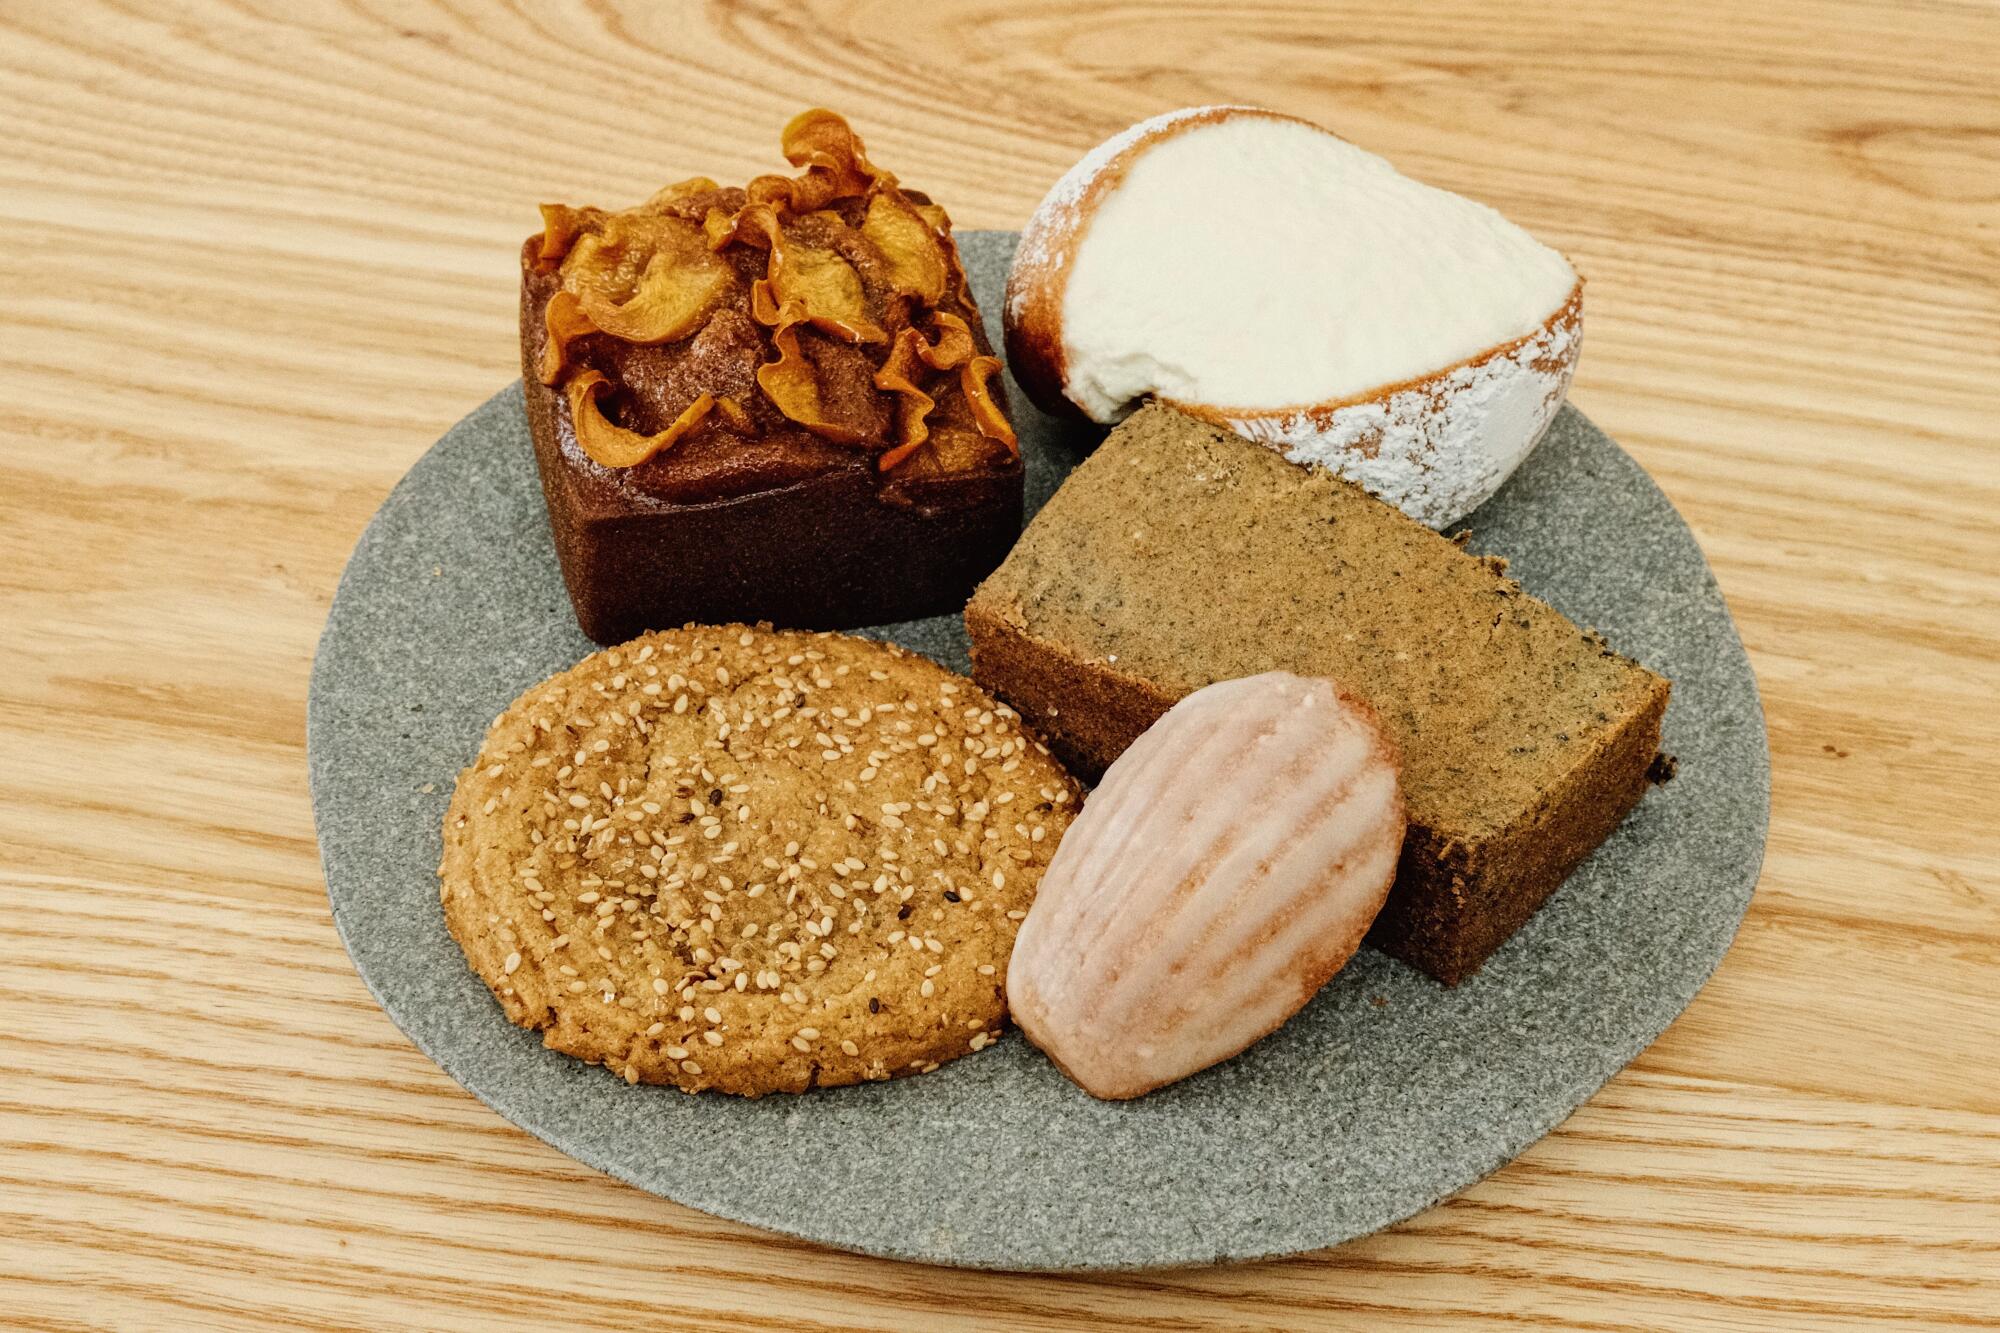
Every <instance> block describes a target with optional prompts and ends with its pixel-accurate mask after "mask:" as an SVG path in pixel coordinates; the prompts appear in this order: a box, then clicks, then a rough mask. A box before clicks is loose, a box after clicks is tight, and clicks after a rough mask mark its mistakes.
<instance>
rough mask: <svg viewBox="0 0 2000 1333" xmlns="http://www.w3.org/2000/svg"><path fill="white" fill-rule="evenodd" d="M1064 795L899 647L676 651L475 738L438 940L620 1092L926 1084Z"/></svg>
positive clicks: (633, 653) (655, 641)
mask: <svg viewBox="0 0 2000 1333" xmlns="http://www.w3.org/2000/svg"><path fill="white" fill-rule="evenodd" d="M1078 797H1079V791H1078V788H1077V786H1076V785H1075V783H1074V782H1073V781H1072V780H1071V779H1070V778H1069V776H1068V775H1067V774H1065V773H1064V772H1063V770H1062V768H1061V767H1060V766H1059V765H1058V764H1057V763H1056V761H1055V760H1054V759H1052V758H1051V757H1050V756H1049V753H1048V751H1047V750H1046V749H1044V748H1043V746H1042V745H1041V743H1040V742H1039V741H1037V740H1036V739H1035V738H1034V737H1033V736H1032V735H1030V734H1029V733H1028V732H1027V731H1026V730H1025V729H1024V728H1023V727H1022V725H1021V722H1020V719H1019V718H1018V717H1017V716H1016V715H1015V714H1014V713H1013V711H1012V710H1010V709H1008V708H1006V707H1005V706H1003V705H1001V704H998V703H996V702H995V701H994V700H993V699H992V698H991V697H990V696H988V695H987V694H986V693H985V692H984V691H982V690H980V689H979V688H978V687H977V686H976V685H974V684H973V683H972V682H971V681H968V680H965V679H964V678H962V677H959V676H956V675H953V674H952V673H951V672H948V671H946V670H945V669H944V668H942V667H940V666H937V665H936V664H934V663H932V662H930V661H928V660H926V659H924V658H922V657H918V656H915V655H913V654H911V653H908V652H905V651H904V650H902V649H900V648H897V647H895V646H893V645H889V644H882V643H875V642H871V641H868V640H863V639H855V638H849V637H847V636H844V635H837V634H805V633H793V632H777V631H772V630H769V629H765V628H750V627H746V626H742V625H729V626H720V627H692V626H691V627H689V628H686V629H681V630H667V631H662V632H659V633H654V634H648V635H646V636H644V637H642V638H638V639H635V640H633V641H632V642H630V643H627V644H622V645H620V646H619V647H616V648H610V649H606V650H604V651H602V652H598V653H593V654H592V655H591V656H589V657H587V658H585V659H584V660H583V661H581V662H579V663H578V664H577V665H576V666H574V667H572V668H570V669H569V670H568V671H564V672H562V673H560V674H558V675H556V676H553V677H551V678H550V679H548V680H546V681H544V682H542V683H541V684H540V685H537V686H535V687H534V688H533V689H530V690H528V691H527V692H526V693H525V694H523V695H522V696H521V697H520V698H519V699H517V700H516V701H515V702H514V703H513V705H512V706H510V707H509V708H508V709H507V711H506V712H504V713H502V714H501V715H500V716H499V717H498V718H496V719H495V720H494V723H493V725H492V727H491V729H490V730H489V731H488V732H487V735H486V740H485V743H484V744H483V745H482V746H481V747H480V752H479V757H478V759H477V761H476V762H475V763H474V764H473V765H472V766H471V767H470V768H467V769H466V770H465V771H464V772H463V773H461V774H460V775H459V779H458V788H457V791H456V792H455V793H454V794H453V797H452V801H451V806H450V809H449V811H448V812H447V813H446V816H445V827H444V859H443V862H442V864H441V865H440V866H439V871H438V873H439V875H440V878H441V879H442V881H443V886H442V895H443V902H444V911H445V920H446V922H447V924H448V925H449V926H450V928H451V932H452V934H453V935H454V936H455V937H456V938H457V939H458V942H459V944H460V946H461V947H463V948H464V950H465V954H466V958H467V959H468V960H469V961H470V962H471V964H472V967H473V970H474V971H475V972H477V973H478V974H479V975H480V976H481V977H482V978H483V979H484V980H485V981H486V983H487V985H488V986H490V987H491V988H492V990H493V993H494V995H495V996H496V997H497V998H498V999H499V1001H500V1003H501V1006H502V1007H503V1008H504V1009H505V1010H506V1012H507V1016H508V1017H509V1018H511V1019H512V1020H513V1021H514V1022H516V1023H518V1024H520V1025H522V1026H523V1027H527V1028H533V1029H539V1030H540V1031H541V1032H542V1034H543V1040H544V1041H545V1042H546V1043H547V1044H548V1045H549V1046H551V1047H553V1048H555V1049H556V1050H560V1051H565V1052H567V1053H569V1054H571V1055H575V1056H578V1057H580V1058H582V1059H585V1060H590V1061H593V1062H597V1063H601V1064H604V1065H607V1066H609V1067H610V1068H611V1069H612V1070H614V1071H615V1072H617V1073H619V1074H620V1075H622V1076H623V1077H624V1078H625V1079H626V1080H627V1081H628V1082H632V1083H638V1082H650V1083H672V1084H675V1085H677V1086H679V1087H682V1088H685V1089H687V1090H689V1091H699V1090H702V1089H706V1088H714V1089H718V1090H721V1091H724V1092H733V1093H739V1094H742V1095H745V1096H753V1097H754V1096H758V1095H761V1094H763V1093H766V1092H800V1091H804V1090H806V1089H808V1088H812V1087H815V1086H820V1087H825V1086H832V1085H835V1084H842V1083H854V1082H859V1081H861V1080H865V1079H885V1078H892V1077H895V1076H898V1075H902V1074H911V1073H919V1072H927V1071H929V1070H931V1069H935V1068H936V1067H937V1066H938V1065H939V1064H941V1063H942V1062H944V1061H946V1060H950V1059H953V1058H955V1057H957V1056H960V1055H963V1054H965V1053H967V1052H968V1051H976V1050H979V1049H981V1048H982V1047H983V1046H986V1045H987V1044H989V1043H990V1042H992V1041H993V1040H994V1039H995V1038H996V1037H997V1036H998V1035H999V1028H1000V1025H1001V1023H1002V1021H1003V1020H1004V1018H1005V1016H1006V998H1005V992H1004V988H1003V983H1004V981H1005V978H1006V974H1007V959H1008V956H1009V954H1010V953H1011V951H1012V949H1013V944H1014V935H1015V931H1016V929H1017V928H1018V926H1019V923H1020V920H1021V918H1022V917H1023V916H1024V915H1025V914H1026V912H1027V909H1028V906H1029V904H1030V903H1031V902H1032V901H1033V900H1034V894H1035V886H1036V884H1037V883H1039V882H1040V880H1041V877H1042V872H1043V870H1044V869H1046V867H1047V866H1048V863H1049V858H1050V856H1051V855H1052V854H1053V853H1054V851H1055V848H1056V844H1057V842H1058V841H1059V840H1060V839H1061V837H1062V833H1063V830H1064V829H1065V828H1067V827H1068V825H1069V822H1070V819H1071V817H1072V815H1073V814H1074V812H1075V810H1076V808H1077V804H1078Z"/></svg>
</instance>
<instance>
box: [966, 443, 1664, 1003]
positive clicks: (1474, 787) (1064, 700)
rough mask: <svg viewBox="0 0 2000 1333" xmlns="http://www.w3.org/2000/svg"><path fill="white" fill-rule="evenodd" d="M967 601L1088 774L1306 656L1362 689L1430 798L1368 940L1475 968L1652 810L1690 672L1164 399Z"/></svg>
mask: <svg viewBox="0 0 2000 1333" xmlns="http://www.w3.org/2000/svg"><path fill="white" fill-rule="evenodd" d="M965 618H966V626H967V629H968V631H969V634H970V636H971V641H972V661H973V674H974V677H975V678H976V679H978V680H979V681H980V682H981V683H982V684H984V685H985V686H986V687H987V688H988V689H990V690H993V691H994V692H995V693H997V694H1000V695H1002V696H1003V697H1005V698H1006V699H1008V700H1009V702H1011V703H1012V704H1014V706H1015V707H1016V708H1018V709H1019V710H1020V711H1021V712H1022V714H1023V716H1025V717H1027V718H1028V719H1030V721H1031V722H1032V723H1033V724H1034V725H1035V727H1036V728H1037V729H1038V730H1039V731H1040V732H1041V733H1042V734H1043V735H1044V736H1045V737H1047V738H1048V740H1049V743H1050V745H1051V747H1052V748H1054V749H1055V750H1056V752H1057V753H1058V754H1060V755H1061V756H1062V757H1063V758H1064V759H1066V760H1067V761H1069V762H1070V763H1071V764H1072V765H1073V766H1075V767H1076V768H1077V769H1078V770H1080V771H1082V772H1084V773H1086V774H1090V775H1095V774H1098V773H1101V772H1102V771H1103V770H1104V768H1105V767H1107V766H1108V765H1109V764H1110V762H1111V761H1112V760H1113V759H1115V758H1116V757H1117V756H1118V755H1119V754H1120V753H1122V752H1123V750H1124V748H1125V747H1126V746H1127V745H1129V744H1130V743H1131V742H1132V741H1133V740H1134V739H1136V738H1137V736H1138V735H1139V734H1140V733H1141V732H1142V731H1144V730H1145V729H1146V727H1148V726H1149V725H1151V724H1152V722H1153V721H1154V720H1156V719H1157V718H1158V717H1159V716H1160V715H1161V714H1162V713H1164V712H1165V711H1166V710H1167V709H1168V708H1169V707H1171V706H1172V705H1173V703H1174V702H1176V701H1177V700H1179V699H1180V698H1182V697H1184V696H1185V695H1187V694H1189V693H1192V692H1193V691H1194V690H1196V689H1199V688H1201V687H1202V686H1203V685H1206V684H1210V683H1212V682H1214V681H1217V680H1227V679H1233V678H1236V677H1241V676H1248V675H1255V674H1259V673H1261V672H1264V671H1272V670H1284V671H1292V672H1295V673H1298V674H1301V675H1319V676H1328V677H1332V678H1333V679H1335V680H1338V681H1339V682H1340V683H1341V684H1342V685H1343V686H1345V687H1346V688H1348V689H1350V690H1352V691H1353V692H1354V693H1356V694H1357V695H1359V696H1360V697H1362V698H1364V699H1366V700H1367V701H1368V702H1369V703H1370V704H1371V705H1372V706H1373V707H1374V708H1375V709H1376V711H1377V713H1378V714H1379V715H1380V716H1381V718H1382V720H1383V723H1384V726H1385V727H1386V728H1387V729H1388V730H1389V731H1390V733H1391V734H1392V735H1393V736H1394V738H1395V739H1396V741H1397V743H1398V744H1399V745H1400V746H1401V748H1402V750H1403V753H1404V756H1405V772H1404V785H1405V793H1406V796H1407V798H1408V803H1409V815H1410V832H1409V838H1408V841H1407V842H1406V844H1405V848H1404V853H1403V858H1402V862H1401V866H1400V868H1399V871H1398V875H1397V881H1396V886H1395V888H1394V890H1393V891H1392V892H1391V894H1390V898H1389V903H1388V906H1387V907H1386V908H1385V909H1384V911H1383V913H1382V915H1381V917H1380V918H1378V920H1377V923H1376V926H1375V929H1374V931H1373V933H1372V934H1371V937H1370V938H1371V940H1372V942H1374V943H1375V944H1376V945H1377V946H1378V947H1380V948H1382V949H1384V950H1385V951H1386V952H1388V953H1390V954H1393V955H1395V956H1397V957H1400V958H1403V959H1405V960H1406V961H1408V962H1410V963H1412V964H1414V965H1416V966H1418V967H1420V968H1422V969H1424V970H1425V971H1426V972H1429V973H1430V974H1432V975H1433V976H1436V977H1437V978H1439V979H1440V980H1442V981H1446V982H1448V983H1454V984H1455V983H1456V982H1458V981H1460V980H1462V979H1464V978H1465V977H1467V976H1469V975H1471V973H1473V972H1474V971H1476V970H1477V969H1478V967H1479V965H1480V964H1481V963H1482V962H1483V961H1484V960H1485V959H1486V958H1487V956H1488V955H1490V954H1491V953H1492V951H1493V950H1494V949H1496V948H1498V947H1499V946H1500V944H1501V943H1503V942H1504V941H1505V940H1506V939H1507V937H1508V936H1510V935H1511V934H1512V933H1513V932H1514V931H1515V930H1516V929H1518V928H1519V927H1520V925H1521V924H1522V923H1523V922H1525V921H1526V920H1527V919H1528V917H1529V916H1530V915H1532V914H1533V912H1534V910H1535V909H1536V908H1537V907H1538V906H1540V905H1541V903H1542V901H1543V900H1544V899H1546V898H1547V897H1548V895H1549V894H1550V893H1551V892H1552V891H1553V890H1554V889H1555V887H1556V886H1557V885H1558V884H1560V883H1561V882H1562V880H1563V878H1564V877H1565V876H1567V875H1568V874H1569V872H1570V871H1571V870H1572V869H1574V868H1575V866H1576V864H1577V863H1578V862H1579V861H1581V860H1582V859H1583V857H1584V856H1586V855H1587V854H1588V853H1589V852H1590V851H1591V850H1592V849H1593V848H1595V847H1596V846H1597V844H1598V843H1599V842H1601V841H1603V839H1604V838H1605V837H1606V836H1607V835H1608V834H1609V833H1610V832H1611V830H1612V829H1614V828H1616V827H1617V825H1618V822H1619V821H1620V820H1621V819H1623V818H1624V816H1625V815H1626V814H1627V813H1628V812H1629V811H1630V810H1631V809H1632V807H1633V806H1634V805H1635V804H1637V802H1638V800H1639V798H1640V796H1641V795H1642V794H1643V793H1644V791H1645V789H1646V784H1647V770H1648V768H1649V766H1650V764H1651V763H1652V760H1653V757H1654V755H1655V754H1656V752H1657V750H1658V745H1659V738H1660V724H1661V719H1662V716H1663V714H1664V711H1665V707H1666V702H1667V696H1668V689H1669V687H1668V684H1667V682H1666V681H1665V680H1663V679H1661V678H1660V677H1658V676H1656V675H1654V674H1653V673H1652V672H1650V671H1647V670H1646V669H1645V668H1644V667H1641V666H1639V665H1638V664H1636V663H1634V662H1631V661H1629V660H1628V659H1626V658H1623V657H1621V656H1619V655H1618V654H1616V653H1615V652H1613V651H1611V650H1610V648H1608V647H1607V646H1606V645H1605V644H1604V642H1603V640H1602V639H1600V638H1599V637H1598V636H1596V635H1595V634H1593V633H1591V632H1590V631H1587V630H1582V629H1579V628H1577V627H1576V626H1575V625H1574V624H1572V623H1571V622H1570V621H1568V620H1567V619H1566V618H1564V617H1563V616H1562V615H1561V614H1560V613H1559V612H1557V611H1556V610H1554V608H1552V607H1549V606H1547V605H1546V604H1544V603H1542V602H1539V601H1537V600H1535V599H1534V598H1532V597H1530V596H1528V595H1526V594H1525V593H1524V592H1522V591H1521V589H1520V586H1519V585H1518V584H1517V583H1515V582H1513V581H1512V580H1511V579H1508V578H1507V577H1506V576H1505V573H1504V570H1503V568H1502V567H1501V566H1500V564H1499V562H1497V561H1492V560H1488V559H1483V558H1481V557H1478V556H1473V555H1469V554H1467V553H1466V552H1464V551H1462V550H1460V549H1459V548H1458V547H1457V546H1456V545H1455V544H1453V543H1452V542H1450V541H1448V540H1446V539H1445V538H1442V537H1440V536H1438V535H1437V534H1436V533H1434V532H1431V531H1430V530H1429V529H1427V528H1424V527H1423V526H1422V525H1420V524H1417V523H1415V522H1413V521H1411V520H1409V519H1407V518H1405V517H1404V516H1402V515H1401V514H1399V513H1397V512H1396V511H1395V510H1394V509H1393V508H1391V507H1390V506H1388V505H1385V504H1382V503H1381V502H1380V501H1377V500H1374V499H1372V498H1370V497H1369V496H1367V495H1366V494H1365V493H1364V492H1362V491H1360V490H1359V489H1358V488H1356V487H1353V486H1351V485H1349V484H1348V483H1345V482H1342V481H1339V480H1337V479H1334V478H1331V477H1326V476H1321V475H1312V474H1308V473H1305V472H1303V471H1301V470H1300V469H1298V468H1296V467H1294V466H1293V465H1291V464H1289V463H1287V462H1285V461H1284V460H1283V459H1281V458H1278V457H1277V456H1276V455H1273V454H1271V453H1269V452H1268V451H1266V450H1262V449H1260V448H1258V447H1257V446H1255V445H1251V444H1249V443H1247V442H1245V441H1243V440H1240V439H1238V438H1236V437H1235V436H1233V435H1229V434H1227V433H1226V432H1222V431H1219V430H1216V429H1214V428H1212V427H1209V426H1207V425H1205V424H1203V423H1200V422H1197V421H1194V420H1192V419H1191V418H1188V417H1186V416H1184V415H1182V414H1180V413H1178V412H1175V411H1172V410H1171V409H1168V408H1164V407H1158V406H1155V407H1150V408H1147V409H1145V410H1144V411H1142V412H1140V413H1138V414H1137V415H1135V416H1134V417H1132V418H1131V419H1130V420H1129V421H1128V422H1127V423H1126V424H1125V425H1123V426H1121V427H1120V428H1119V429H1118V430H1117V431H1115V432H1113V434H1112V435H1111V436H1110V437H1109V438H1108V439H1107V440H1106V441H1105V443H1104V444H1103V445H1102V446H1100V447H1099V449H1098V450H1097V452H1096V453H1095V454H1094V455H1093V456H1092V457H1091V458H1089V459H1087V460H1086V461H1085V462H1084V463H1083V464H1082V465H1081V466H1080V467H1079V468H1078V469H1077V471H1076V472H1075V473H1074V474H1073V475H1072V476H1071V478H1070V480H1069V481H1068V482H1067V483H1065V485H1064V486H1063V487H1062V489H1061V490H1060V491H1058V492H1057V494H1056V496H1055V497H1054V498H1053V499H1052V500H1051V501H1050V502H1049V504H1048V505H1047V506H1046V507H1045V508H1044V509H1043V511H1042V513H1041V514H1040V515H1038V516H1037V517H1036V519H1035V521H1034V522H1033V523H1032V524H1030V525H1029V528H1028V531H1027V533H1026V534H1025V535H1024V536H1023V538H1022V540H1021V541H1020V542H1019V543H1018V544H1017V545H1016V547H1015V549H1014V551H1013V553H1012V554H1010V555H1009V557H1008V558H1007V560H1006V562H1005V563H1003V564H1002V566H1001V567H1000V568H999V569H998V570H997V571H996V572H995V573H994V574H993V575H992V576H991V577H990V578H988V579H987V580H986V581H985V582H984V583H983V584H982V585H981V586H980V588H979V590H978V591H977V592H976V593H975V594H974V596H973V599H972V602H971V604H970V605H969V606H968V607H967V608H966V615H965ZM1190 780H1199V775H1190Z"/></svg>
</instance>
